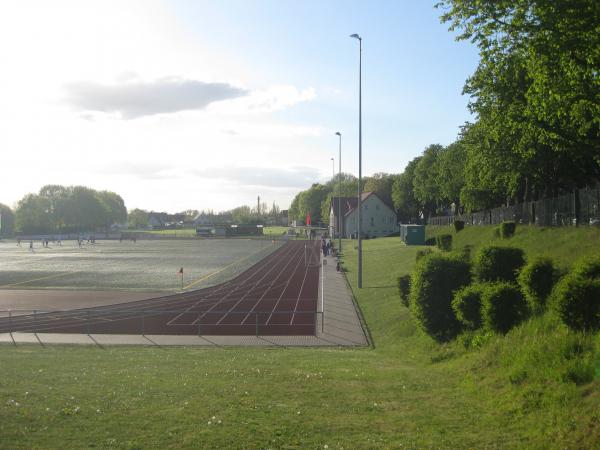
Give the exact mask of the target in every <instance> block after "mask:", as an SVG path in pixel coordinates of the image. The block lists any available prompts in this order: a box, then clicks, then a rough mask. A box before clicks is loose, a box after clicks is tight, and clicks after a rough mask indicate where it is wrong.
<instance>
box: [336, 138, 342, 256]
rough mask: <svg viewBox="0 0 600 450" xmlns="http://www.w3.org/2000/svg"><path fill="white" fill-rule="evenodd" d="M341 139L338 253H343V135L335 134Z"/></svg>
mask: <svg viewBox="0 0 600 450" xmlns="http://www.w3.org/2000/svg"><path fill="white" fill-rule="evenodd" d="M335 134H336V136H339V138H340V155H339V157H338V164H339V166H338V253H341V252H342V133H340V132H339V131H336V132H335Z"/></svg>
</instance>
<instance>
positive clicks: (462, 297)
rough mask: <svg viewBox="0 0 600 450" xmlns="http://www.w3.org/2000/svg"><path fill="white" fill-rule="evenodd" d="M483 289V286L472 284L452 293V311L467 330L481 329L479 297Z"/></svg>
mask: <svg viewBox="0 0 600 450" xmlns="http://www.w3.org/2000/svg"><path fill="white" fill-rule="evenodd" d="M484 289H485V285H483V284H472V285H470V286H467V287H464V288H462V289H460V290H458V291H456V292H455V293H454V297H453V299H452V310H453V311H454V314H456V318H457V319H458V320H459V321H460V322H461V323H462V324H463V325H464V327H465V328H467V329H469V330H476V329H478V328H480V327H481V325H482V319H481V296H482V292H483V291H484Z"/></svg>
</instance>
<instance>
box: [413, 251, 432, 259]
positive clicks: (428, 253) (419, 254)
mask: <svg viewBox="0 0 600 450" xmlns="http://www.w3.org/2000/svg"><path fill="white" fill-rule="evenodd" d="M432 253H433V250H431V249H430V248H426V249H424V250H417V254H416V255H415V258H416V261H419V260H420V259H421V258H423V257H425V256H427V255H431V254H432Z"/></svg>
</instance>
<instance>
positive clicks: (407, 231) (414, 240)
mask: <svg viewBox="0 0 600 450" xmlns="http://www.w3.org/2000/svg"><path fill="white" fill-rule="evenodd" d="M400 239H402V241H404V243H405V244H406V245H425V225H408V224H407V225H404V224H401V225H400Z"/></svg>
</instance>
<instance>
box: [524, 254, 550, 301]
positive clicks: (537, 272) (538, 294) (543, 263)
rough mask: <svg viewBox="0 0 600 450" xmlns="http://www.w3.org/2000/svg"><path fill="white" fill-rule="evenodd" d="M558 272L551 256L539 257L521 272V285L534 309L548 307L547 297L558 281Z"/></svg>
mask: <svg viewBox="0 0 600 450" xmlns="http://www.w3.org/2000/svg"><path fill="white" fill-rule="evenodd" d="M556 272H557V271H556V268H555V267H554V263H553V262H552V259H551V258H548V257H538V258H536V259H534V260H533V261H531V262H530V263H529V264H527V265H526V266H525V267H523V269H522V270H521V272H520V273H519V276H518V282H519V286H521V290H522V291H523V294H525V298H526V299H527V301H528V302H529V306H530V308H531V310H532V311H535V312H542V311H544V310H545V309H546V299H547V298H548V296H549V295H550V293H551V292H552V288H553V286H554V283H555V282H556V278H557V273H556Z"/></svg>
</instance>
